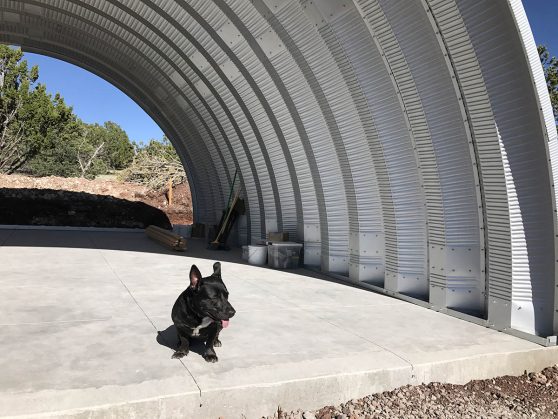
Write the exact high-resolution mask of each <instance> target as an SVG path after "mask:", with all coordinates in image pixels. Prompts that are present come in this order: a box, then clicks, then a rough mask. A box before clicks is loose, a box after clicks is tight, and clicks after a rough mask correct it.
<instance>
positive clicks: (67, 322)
mask: <svg viewBox="0 0 558 419" xmlns="http://www.w3.org/2000/svg"><path fill="white" fill-rule="evenodd" d="M0 245H1V247H0V333H1V336H2V339H1V340H0V353H2V357H1V358H0V371H2V374H0V416H2V417H13V416H16V417H17V416H23V417H49V416H56V417H72V418H74V417H88V418H96V417H107V416H110V417H137V418H143V417H144V418H154V417H161V418H171V417H190V418H193V417H196V418H217V417H218V416H223V417H226V418H234V417H240V416H241V415H242V414H244V415H246V417H248V418H251V417H258V416H261V415H267V414H272V413H273V412H274V411H276V410H277V407H278V406H281V408H282V409H284V410H289V409H297V408H302V409H313V408H319V407H322V406H324V405H327V404H335V403H339V402H343V401H346V400H349V399H351V398H355V397H361V396H364V395H366V394H370V393H374V392H381V391H384V390H390V389H393V388H395V387H398V386H402V385H405V384H420V383H423V382H425V383H426V382H431V381H441V382H451V383H466V382H467V381H469V380H471V379H481V378H488V377H494V376H499V375H506V374H512V375H518V374H521V373H523V372H524V370H527V371H536V370H540V369H542V368H544V367H546V366H549V365H553V364H555V363H558V348H557V347H551V348H544V347H542V346H538V345H536V344H534V343H532V342H529V341H526V340H522V339H519V338H516V337H513V336H510V335H506V334H503V333H499V332H496V331H494V330H492V329H487V328H484V327H481V326H478V325H475V324H473V323H469V322H466V321H463V320H459V319H457V318H453V317H450V316H447V315H443V314H440V313H436V312H434V311H432V310H428V309H425V308H422V307H419V306H416V305H412V304H408V303H405V302H403V301H399V300H396V299H393V298H390V297H386V296H384V295H379V294H375V293H372V292H369V291H365V290H361V289H357V288H352V287H349V286H346V285H341V284H337V283H334V282H331V281H327V280H325V279H324V278H319V277H317V276H319V275H316V274H314V273H311V272H309V271H305V270H297V271H276V270H270V269H266V268H259V267H253V266H249V265H246V264H244V263H243V262H242V261H241V259H240V253H239V252H238V251H236V250H233V251H231V252H210V251H207V250H205V249H204V248H203V247H204V246H203V242H202V241H199V240H190V242H189V250H188V251H187V252H186V253H182V254H181V253H173V252H171V251H167V250H165V249H162V248H161V247H159V246H158V245H157V244H155V243H154V242H151V241H149V240H148V239H147V238H146V237H145V235H144V234H143V233H142V232H130V231H127V232H110V231H102V232H95V231H91V230H89V231H71V230H70V231H55V230H19V229H18V230H15V229H14V230H8V229H4V230H0ZM215 260H221V261H222V263H223V268H222V271H223V277H224V280H225V283H226V284H227V287H228V289H229V291H230V294H231V297H230V300H231V302H232V304H233V305H234V307H235V308H236V309H237V315H236V316H235V317H234V318H233V319H232V320H231V325H230V327H229V328H228V329H226V330H224V331H223V333H222V336H221V337H222V339H221V340H222V342H223V347H222V348H217V350H216V351H217V354H218V356H219V362H218V363H217V364H208V363H206V362H205V361H204V360H203V359H202V357H201V355H199V354H198V353H196V352H195V351H193V352H191V353H190V354H189V355H188V356H187V357H185V358H183V359H182V360H175V359H171V355H172V350H171V349H170V348H169V347H167V346H165V343H167V344H168V345H171V346H172V342H170V341H171V340H172V339H173V336H174V335H173V331H172V328H169V327H170V326H171V324H172V323H171V320H170V310H171V307H172V305H173V303H174V301H175V299H176V297H177V296H178V295H179V293H180V292H181V291H182V290H183V289H184V288H185V287H186V286H187V273H188V270H189V268H190V265H191V264H192V263H196V264H197V265H198V267H199V268H200V270H201V272H202V274H204V275H207V274H209V273H210V272H211V266H212V263H213V262H214V261H215ZM158 331H159V332H162V335H158V333H157V332H158ZM158 338H159V341H160V342H161V343H159V342H158ZM198 352H199V350H198Z"/></svg>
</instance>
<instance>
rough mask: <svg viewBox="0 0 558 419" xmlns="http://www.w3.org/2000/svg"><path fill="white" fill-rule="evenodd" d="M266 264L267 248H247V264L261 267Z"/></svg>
mask: <svg viewBox="0 0 558 419" xmlns="http://www.w3.org/2000/svg"><path fill="white" fill-rule="evenodd" d="M266 262H267V246H252V245H250V246H248V263H249V264H250V265H257V266H263V265H265V263H266Z"/></svg>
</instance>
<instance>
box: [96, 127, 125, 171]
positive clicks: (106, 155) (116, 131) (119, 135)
mask: <svg viewBox="0 0 558 419" xmlns="http://www.w3.org/2000/svg"><path fill="white" fill-rule="evenodd" d="M86 130H87V139H88V142H89V144H91V146H92V147H94V148H95V149H96V148H97V147H98V146H99V145H100V144H103V150H102V152H101V153H100V156H99V157H100V159H101V160H102V161H103V162H104V164H105V166H106V168H107V170H121V169H124V168H126V167H128V166H129V165H130V163H132V160H133V159H134V146H133V145H132V143H131V142H130V140H129V138H128V134H126V131H124V130H123V129H122V128H121V127H120V126H119V125H118V124H116V123H115V122H112V121H108V122H105V123H104V124H103V125H102V126H101V125H99V124H91V125H87V127H86Z"/></svg>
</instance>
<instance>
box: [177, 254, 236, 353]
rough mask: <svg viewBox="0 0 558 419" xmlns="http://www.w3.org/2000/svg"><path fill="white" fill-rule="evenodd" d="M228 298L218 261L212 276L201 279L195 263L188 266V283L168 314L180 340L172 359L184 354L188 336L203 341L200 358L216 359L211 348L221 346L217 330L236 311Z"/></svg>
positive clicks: (188, 343)
mask: <svg viewBox="0 0 558 419" xmlns="http://www.w3.org/2000/svg"><path fill="white" fill-rule="evenodd" d="M228 298H229V292H228V291H227V287H225V284H224V283H223V280H222V279H221V264H220V263H219V262H215V263H214V264H213V275H211V276H208V277H206V278H202V276H201V273H200V270H199V269H198V268H197V266H196V265H192V268H191V269H190V286H189V287H188V288H186V290H185V291H184V292H183V293H182V294H180V296H179V297H178V299H177V300H176V303H174V306H173V308H172V314H171V317H172V321H173V322H174V325H175V326H176V330H177V331H178V338H179V340H180V346H179V348H178V350H177V351H176V352H175V353H174V354H173V356H172V357H173V358H182V357H183V356H184V355H188V350H189V348H190V339H191V338H195V339H200V340H203V341H204V342H205V351H204V353H203V358H204V359H205V360H206V361H207V362H217V354H215V351H214V350H213V347H214V346H216V347H219V346H221V342H220V341H219V333H220V332H221V330H223V328H224V327H227V326H228V325H229V319H230V318H231V317H232V316H234V314H235V313H236V311H235V310H234V308H233V306H232V305H231V304H230V303H229V301H228Z"/></svg>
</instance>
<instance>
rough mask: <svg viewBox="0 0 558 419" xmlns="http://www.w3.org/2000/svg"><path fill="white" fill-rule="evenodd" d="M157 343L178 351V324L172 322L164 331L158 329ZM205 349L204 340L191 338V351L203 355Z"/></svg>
mask: <svg viewBox="0 0 558 419" xmlns="http://www.w3.org/2000/svg"><path fill="white" fill-rule="evenodd" d="M157 343H158V344H159V345H162V346H166V347H167V348H170V349H172V350H173V351H176V350H177V349H178V346H179V345H180V341H179V339H178V331H177V330H176V326H175V325H174V324H172V325H170V326H169V327H167V328H166V329H165V330H163V331H160V330H158V331H157ZM204 351H205V345H204V343H203V341H201V340H198V339H190V352H194V353H196V354H198V355H200V356H201V355H203V353H204Z"/></svg>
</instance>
